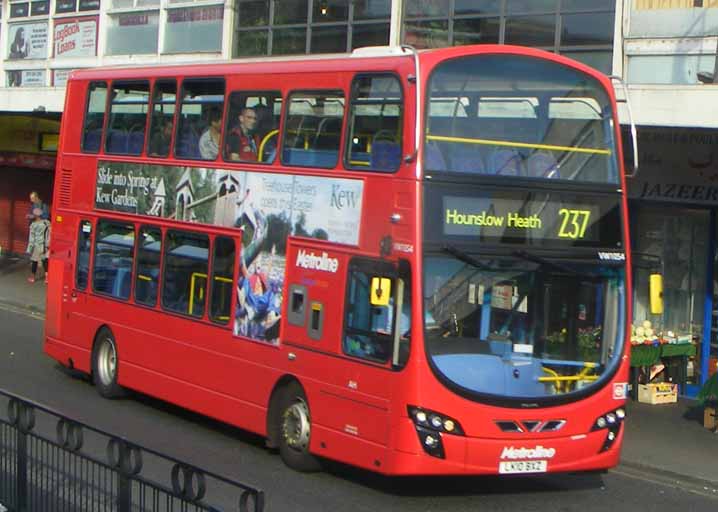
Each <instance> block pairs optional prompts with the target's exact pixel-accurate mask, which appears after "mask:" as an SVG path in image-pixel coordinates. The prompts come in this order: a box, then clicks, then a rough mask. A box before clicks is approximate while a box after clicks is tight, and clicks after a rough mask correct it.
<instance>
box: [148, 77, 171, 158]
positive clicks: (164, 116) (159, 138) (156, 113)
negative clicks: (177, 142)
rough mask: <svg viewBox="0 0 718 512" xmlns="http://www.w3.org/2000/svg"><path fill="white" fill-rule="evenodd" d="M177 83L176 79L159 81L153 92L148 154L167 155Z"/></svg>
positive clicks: (168, 152)
mask: <svg viewBox="0 0 718 512" xmlns="http://www.w3.org/2000/svg"><path fill="white" fill-rule="evenodd" d="M176 102H177V83H176V82H175V81H174V80H167V81H159V80H158V81H157V83H155V88H154V90H153V92H152V116H151V118H150V137H149V146H148V148H147V154H148V155H149V156H167V155H169V154H170V144H171V142H172V126H173V124H174V115H175V103H176Z"/></svg>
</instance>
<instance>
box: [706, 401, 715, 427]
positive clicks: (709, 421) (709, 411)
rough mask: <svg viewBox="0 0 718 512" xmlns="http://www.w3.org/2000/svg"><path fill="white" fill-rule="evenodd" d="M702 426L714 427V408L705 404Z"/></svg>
mask: <svg viewBox="0 0 718 512" xmlns="http://www.w3.org/2000/svg"><path fill="white" fill-rule="evenodd" d="M703 426H704V427H705V428H707V429H710V430H715V429H716V408H715V407H710V406H708V405H707V406H706V408H705V409H703Z"/></svg>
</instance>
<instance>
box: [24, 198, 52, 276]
mask: <svg viewBox="0 0 718 512" xmlns="http://www.w3.org/2000/svg"><path fill="white" fill-rule="evenodd" d="M32 215H33V221H32V224H30V234H29V236H28V239H27V253H28V254H29V255H30V261H31V262H32V265H31V267H30V271H31V274H30V277H28V278H27V281H28V282H29V283H34V282H35V278H36V276H37V264H38V262H42V271H43V273H44V274H45V283H47V257H48V253H49V242H50V221H48V220H46V219H43V218H42V217H43V211H42V209H41V208H35V209H34V210H33V211H32Z"/></svg>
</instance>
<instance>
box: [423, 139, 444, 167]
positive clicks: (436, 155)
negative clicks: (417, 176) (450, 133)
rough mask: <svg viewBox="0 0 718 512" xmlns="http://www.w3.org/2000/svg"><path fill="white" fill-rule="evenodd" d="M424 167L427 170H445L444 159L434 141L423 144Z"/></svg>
mask: <svg viewBox="0 0 718 512" xmlns="http://www.w3.org/2000/svg"><path fill="white" fill-rule="evenodd" d="M424 149H425V151H424V153H425V154H424V168H425V169H426V170H429V171H445V170H446V160H444V155H442V154H441V149H439V145H438V144H437V143H436V142H434V141H428V142H427V143H426V144H425V145H424Z"/></svg>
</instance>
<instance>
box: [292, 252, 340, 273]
mask: <svg viewBox="0 0 718 512" xmlns="http://www.w3.org/2000/svg"><path fill="white" fill-rule="evenodd" d="M296 265H297V266H298V267H301V268H306V269H308V270H321V271H322V272H332V273H335V272H336V271H337V269H338V268H339V260H338V259H337V258H330V257H329V255H328V254H327V253H326V252H322V254H321V256H317V255H316V254H314V253H313V252H306V251H305V250H304V249H299V252H298V253H297V263H296Z"/></svg>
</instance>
